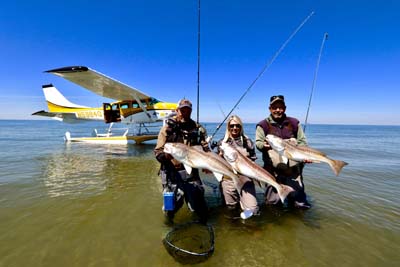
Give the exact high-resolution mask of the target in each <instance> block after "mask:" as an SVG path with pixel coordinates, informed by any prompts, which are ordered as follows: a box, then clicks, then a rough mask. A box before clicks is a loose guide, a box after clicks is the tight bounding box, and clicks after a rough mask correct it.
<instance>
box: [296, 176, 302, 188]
mask: <svg viewBox="0 0 400 267" xmlns="http://www.w3.org/2000/svg"><path fill="white" fill-rule="evenodd" d="M294 180H295V181H296V182H297V183H298V184H299V185H300V187H301V188H303V183H302V182H301V175H299V176H297V178H296V179H294Z"/></svg>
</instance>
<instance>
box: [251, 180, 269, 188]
mask: <svg viewBox="0 0 400 267" xmlns="http://www.w3.org/2000/svg"><path fill="white" fill-rule="evenodd" d="M252 180H253V182H254V183H255V184H257V185H258V186H259V187H260V188H265V186H266V183H265V182H261V181H260V180H256V179H252Z"/></svg>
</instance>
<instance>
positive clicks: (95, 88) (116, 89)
mask: <svg viewBox="0 0 400 267" xmlns="http://www.w3.org/2000/svg"><path fill="white" fill-rule="evenodd" d="M45 72H47V73H52V74H54V75H57V76H60V77H62V78H64V79H67V80H69V81H71V82H73V83H76V84H78V85H80V86H82V87H84V88H86V89H88V90H90V91H92V92H94V93H96V94H98V95H101V96H104V97H107V98H111V99H115V100H127V99H135V100H137V101H138V100H143V99H147V98H150V96H148V95H146V94H144V93H142V92H140V91H139V90H137V89H136V88H133V87H130V86H129V85H126V84H124V83H121V82H119V81H117V80H114V79H112V78H110V77H108V76H106V75H104V74H102V73H99V72H96V71H94V70H92V69H89V68H88V67H84V66H72V67H64V68H59V69H53V70H48V71H45ZM138 102H140V101H138Z"/></svg>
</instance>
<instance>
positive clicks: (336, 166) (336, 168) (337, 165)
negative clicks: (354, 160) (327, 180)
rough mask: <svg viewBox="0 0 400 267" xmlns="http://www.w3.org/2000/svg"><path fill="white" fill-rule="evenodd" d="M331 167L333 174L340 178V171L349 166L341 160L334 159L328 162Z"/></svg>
mask: <svg viewBox="0 0 400 267" xmlns="http://www.w3.org/2000/svg"><path fill="white" fill-rule="evenodd" d="M328 164H329V166H331V168H332V170H333V172H334V173H335V174H336V176H339V173H340V171H341V170H342V168H343V167H344V166H346V165H348V163H347V162H344V161H341V160H335V159H332V160H330V161H328Z"/></svg>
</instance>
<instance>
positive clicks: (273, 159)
mask: <svg viewBox="0 0 400 267" xmlns="http://www.w3.org/2000/svg"><path fill="white" fill-rule="evenodd" d="M269 111H270V113H271V114H270V115H269V116H268V118H266V119H264V120H262V121H260V122H259V123H258V124H257V127H256V138H255V139H256V147H257V149H258V150H259V151H261V152H262V156H263V161H264V169H265V170H267V171H268V172H269V173H271V174H273V175H274V176H275V177H276V180H277V182H278V183H281V184H285V185H288V186H290V187H292V188H293V189H294V191H293V192H291V193H290V194H289V195H288V197H287V201H288V203H287V204H288V205H289V206H294V207H297V208H310V207H311V206H310V204H309V203H308V202H307V196H306V194H305V191H304V183H303V175H302V172H303V167H304V163H303V162H301V163H299V162H295V161H292V160H289V163H286V162H282V159H281V157H280V156H279V155H278V153H277V152H276V151H274V150H272V149H271V147H270V145H269V144H268V142H267V141H266V140H265V137H266V136H267V134H273V135H276V136H278V137H280V138H283V139H289V140H290V141H291V142H295V143H297V145H307V140H306V136H305V134H304V132H303V129H302V127H301V125H300V122H299V120H297V119H296V118H292V117H288V116H286V113H285V111H286V105H285V97H284V96H283V95H276V96H271V98H270V103H269ZM265 203H266V204H267V205H271V204H272V205H274V204H282V203H281V201H280V199H279V196H278V194H277V192H276V189H275V188H274V187H272V186H271V185H267V186H266V190H265Z"/></svg>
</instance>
